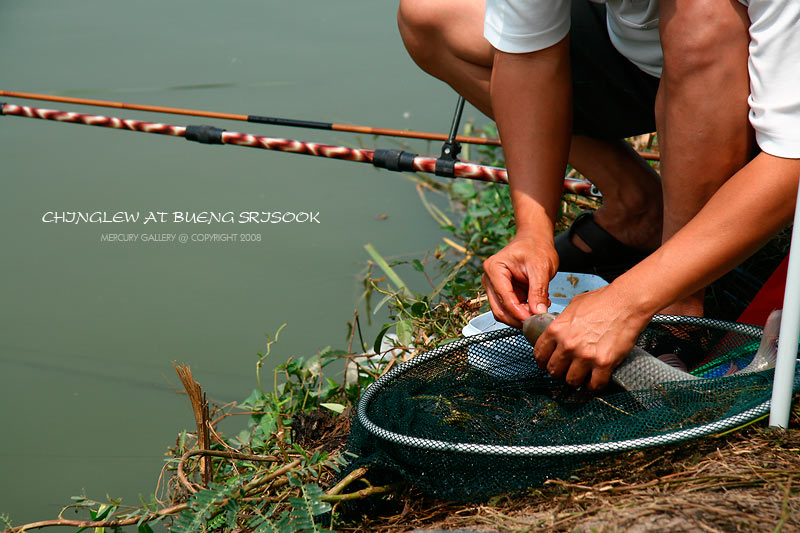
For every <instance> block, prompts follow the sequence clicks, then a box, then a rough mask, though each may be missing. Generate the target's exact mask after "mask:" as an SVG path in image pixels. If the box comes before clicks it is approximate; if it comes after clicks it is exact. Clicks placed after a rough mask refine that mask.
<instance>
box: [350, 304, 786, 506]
mask: <svg viewBox="0 0 800 533" xmlns="http://www.w3.org/2000/svg"><path fill="white" fill-rule="evenodd" d="M760 336H761V328H758V327H755V326H749V325H744V324H736V323H732V322H722V321H717V320H710V319H702V318H695V317H676V316H665V315H662V316H656V317H655V318H654V320H653V322H652V323H651V324H650V326H649V327H648V328H647V329H646V330H645V331H644V332H643V333H642V334H641V335H640V337H639V339H638V341H637V345H638V346H640V347H641V348H643V349H644V350H646V351H647V352H649V353H651V354H653V355H661V354H676V355H678V357H680V358H681V359H682V360H683V361H684V362H685V363H686V364H687V365H688V367H689V369H690V370H691V373H692V374H694V375H697V376H699V377H701V378H704V379H700V380H689V381H681V382H670V383H662V384H656V385H654V386H652V387H650V388H648V389H646V390H636V391H622V390H619V389H617V390H613V389H611V388H609V389H607V390H605V391H603V392H601V393H598V394H592V393H590V392H588V391H583V390H580V389H579V390H575V389H571V388H569V387H567V386H566V385H565V383H564V382H563V381H561V380H556V379H553V378H551V377H550V376H549V375H548V374H547V373H546V372H545V371H543V370H540V369H539V367H538V366H537V365H536V363H535V361H534V359H533V356H532V350H531V346H530V344H529V343H528V341H527V340H526V339H525V338H524V337H523V336H522V334H521V333H520V331H519V330H516V329H513V328H507V329H503V330H499V331H493V332H490V333H485V334H481V335H476V336H474V337H468V338H465V339H461V340H458V341H456V342H453V343H451V344H447V345H445V346H442V347H440V348H437V349H435V350H433V351H431V352H428V353H425V354H422V355H419V356H417V357H415V358H414V359H412V360H410V361H408V362H406V363H404V364H402V365H399V366H398V367H396V368H394V369H392V370H391V371H390V372H388V373H387V374H386V375H384V376H382V377H381V378H380V379H378V380H377V381H376V382H375V383H374V384H373V385H372V386H370V387H369V388H368V389H367V390H366V391H365V392H364V394H363V396H362V398H361V401H360V402H359V405H358V409H357V412H356V415H355V416H354V421H353V428H352V431H351V436H350V441H349V444H348V448H349V451H351V452H353V453H355V454H356V455H358V456H359V459H358V461H357V463H356V464H355V465H354V466H359V465H369V467H370V472H371V473H372V475H373V476H374V477H375V476H376V477H377V478H380V481H381V482H388V481H396V480H398V479H404V480H406V481H409V482H411V483H412V484H413V485H415V486H417V487H418V488H420V489H422V490H424V491H426V492H428V493H431V494H433V495H435V496H437V497H440V498H442V499H448V500H456V501H476V500H481V499H485V498H487V497H490V496H492V495H496V494H499V493H504V492H509V491H514V490H518V489H524V488H526V487H531V486H536V485H540V484H541V483H543V482H544V481H545V480H546V479H549V478H552V477H562V476H564V475H565V474H567V473H568V472H570V471H571V470H573V469H575V468H576V467H578V466H581V465H582V464H585V463H586V462H587V461H591V460H594V459H597V458H599V457H603V456H606V455H608V454H609V453H613V452H621V451H625V450H631V449H639V448H645V447H651V446H659V445H664V444H669V443H675V442H680V441H684V440H688V439H692V438H696V437H700V436H703V435H708V434H712V433H719V432H721V431H725V430H727V429H731V428H735V427H737V426H740V425H742V424H744V423H746V422H749V421H751V420H753V419H755V418H757V417H759V416H761V415H763V414H765V413H767V412H768V410H769V400H770V395H771V390H772V377H773V371H772V370H768V371H764V372H760V373H752V374H740V375H735V374H734V375H727V376H726V375H724V374H726V373H727V372H729V371H733V370H736V369H737V368H739V369H741V368H744V367H745V366H746V365H747V363H748V362H749V360H750V359H752V357H753V355H754V354H755V351H756V349H757V347H758V345H759V339H760ZM732 367H733V368H732ZM705 378H707V379H705ZM798 383H800V381H798V379H797V376H796V378H795V388H797V386H798Z"/></svg>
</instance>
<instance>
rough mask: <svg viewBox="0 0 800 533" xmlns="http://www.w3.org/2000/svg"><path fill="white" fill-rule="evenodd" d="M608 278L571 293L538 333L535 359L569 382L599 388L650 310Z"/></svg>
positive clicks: (643, 326)
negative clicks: (591, 288) (596, 285)
mask: <svg viewBox="0 0 800 533" xmlns="http://www.w3.org/2000/svg"><path fill="white" fill-rule="evenodd" d="M634 300H635V298H629V297H624V296H623V294H622V293H621V291H620V290H619V289H618V287H615V286H614V284H613V283H612V284H611V285H608V286H606V287H602V288H600V289H597V290H595V291H592V292H587V293H584V294H580V295H578V296H576V297H575V298H573V299H572V301H571V302H570V303H569V305H568V306H567V308H566V309H564V312H563V313H562V314H561V315H559V316H558V318H556V319H555V320H554V321H553V322H552V323H551V324H550V325H549V326H548V327H547V329H545V330H544V333H542V335H541V336H540V337H539V340H538V341H537V342H536V345H535V346H534V348H533V355H534V357H535V358H536V362H537V363H538V364H539V366H540V367H541V368H543V369H546V370H547V371H548V372H549V373H550V374H551V375H552V376H554V377H557V378H565V379H566V381H567V383H569V384H570V385H572V386H573V387H578V386H580V385H582V384H584V383H585V382H586V381H587V379H588V382H589V388H590V389H593V390H599V389H602V388H603V387H605V386H606V385H607V384H608V381H609V379H610V378H611V373H612V372H613V371H614V369H615V368H616V367H617V366H618V365H619V364H620V363H621V362H622V361H623V360H624V359H625V357H626V356H627V355H628V352H630V350H631V348H633V345H634V343H635V342H636V338H637V336H638V335H639V333H640V332H641V331H642V330H643V329H644V328H645V326H647V324H648V322H649V320H650V318H651V316H652V315H651V314H649V313H647V312H643V311H638V310H637V309H636V307H635V306H633V305H631V302H632V301H634Z"/></svg>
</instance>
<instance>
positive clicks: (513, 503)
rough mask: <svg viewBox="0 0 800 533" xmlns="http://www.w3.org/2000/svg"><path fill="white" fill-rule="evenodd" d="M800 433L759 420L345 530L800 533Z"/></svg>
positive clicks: (405, 503)
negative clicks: (476, 499) (513, 491)
mask: <svg viewBox="0 0 800 533" xmlns="http://www.w3.org/2000/svg"><path fill="white" fill-rule="evenodd" d="M799 426H800V417H798V413H797V408H796V409H795V412H794V413H793V418H792V421H791V425H790V429H789V430H788V431H779V430H776V431H773V430H769V429H768V428H767V427H766V421H761V422H759V423H757V424H754V425H752V426H750V427H748V428H745V429H743V430H742V431H739V432H737V433H733V434H728V435H724V436H717V437H707V438H704V439H699V440H694V441H690V442H686V443H683V444H680V445H675V446H671V447H667V448H654V449H649V450H644V451H636V452H629V453H625V454H621V455H618V456H614V457H611V458H609V459H607V460H605V461H602V462H600V463H595V464H593V465H591V466H589V467H585V468H583V469H581V470H579V471H577V472H576V473H575V475H573V476H571V477H570V480H569V481H562V480H550V481H548V482H546V484H545V485H544V486H543V487H539V488H535V489H529V491H528V492H527V493H526V494H522V495H514V496H502V497H498V498H495V499H494V500H492V501H491V502H489V503H486V504H483V505H475V506H463V505H455V504H450V503H446V502H441V501H436V500H432V499H430V498H427V497H425V496H424V495H422V494H419V493H418V492H416V491H414V489H408V490H406V491H404V492H402V493H400V494H398V495H396V496H394V497H393V498H394V499H395V500H396V501H395V502H394V505H395V507H394V510H393V511H390V509H392V507H391V506H388V507H386V508H385V510H386V511H389V512H387V513H384V515H383V516H380V517H379V516H375V515H374V514H371V516H370V518H367V517H366V516H362V517H360V519H359V520H355V521H352V520H351V522H350V527H341V528H340V530H342V531H387V532H404V531H419V532H423V531H424V532H433V531H443V530H446V531H465V532H469V531H498V532H517V531H558V532H562V531H563V532H586V533H594V532H598V533H601V532H621V531H624V532H628V533H642V532H654V531H670V532H695V531H708V532H728V531H746V532H760V531H765V532H766V531H769V532H781V531H783V532H789V531H800V481H798V477H799V476H800V430H798V429H794V428H797V427H799Z"/></svg>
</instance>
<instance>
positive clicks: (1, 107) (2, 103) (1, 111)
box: [0, 102, 6, 116]
mask: <svg viewBox="0 0 800 533" xmlns="http://www.w3.org/2000/svg"><path fill="white" fill-rule="evenodd" d="M4 105H6V103H5V102H0V116H2V115H4V114H5V113H3V106H4Z"/></svg>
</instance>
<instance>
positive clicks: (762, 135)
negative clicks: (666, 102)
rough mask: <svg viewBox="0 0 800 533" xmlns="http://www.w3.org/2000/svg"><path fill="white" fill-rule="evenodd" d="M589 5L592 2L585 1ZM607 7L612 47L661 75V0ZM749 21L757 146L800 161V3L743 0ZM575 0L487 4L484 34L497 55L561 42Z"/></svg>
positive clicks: (627, 0)
mask: <svg viewBox="0 0 800 533" xmlns="http://www.w3.org/2000/svg"><path fill="white" fill-rule="evenodd" d="M587 1H588V0H587ZM591 1H594V2H599V3H605V4H606V7H607V10H606V12H607V25H608V32H609V37H610V39H611V42H612V43H613V44H614V46H615V47H616V48H617V50H619V52H620V53H621V54H622V55H624V56H625V57H627V58H628V59H629V60H630V61H631V62H633V63H634V64H635V65H636V66H638V67H639V68H640V69H642V70H643V71H644V72H647V73H648V74H651V75H653V76H660V75H661V67H662V64H663V55H662V52H661V43H660V41H659V36H658V0H605V1H603V0H591ZM739 2H741V3H742V4H744V5H746V6H747V12H748V15H749V17H750V58H749V62H748V68H749V71H750V97H749V98H748V103H749V105H750V123H751V124H752V125H753V128H754V129H755V131H756V140H757V142H758V145H759V147H760V148H761V149H762V150H763V151H765V152H767V153H768V154H772V155H775V156H778V157H787V158H800V0H750V1H749V2H748V0H739ZM569 28H570V0H486V16H485V20H484V36H485V37H486V39H487V40H488V41H489V42H490V43H491V44H492V46H494V47H495V48H497V49H498V50H501V51H503V52H509V53H525V52H534V51H536V50H542V49H544V48H547V47H549V46H552V45H554V44H555V43H557V42H558V41H560V40H561V39H563V38H564V37H565V36H566V35H567V32H568V31H569Z"/></svg>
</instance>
